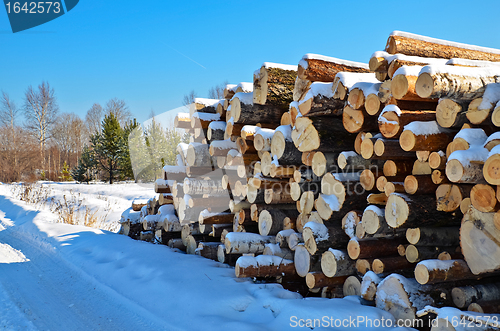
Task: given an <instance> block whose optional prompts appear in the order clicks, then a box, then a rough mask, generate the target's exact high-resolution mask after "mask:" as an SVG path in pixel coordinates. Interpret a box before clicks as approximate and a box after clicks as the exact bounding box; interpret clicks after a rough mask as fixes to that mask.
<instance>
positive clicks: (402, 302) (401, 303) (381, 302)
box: [375, 274, 435, 323]
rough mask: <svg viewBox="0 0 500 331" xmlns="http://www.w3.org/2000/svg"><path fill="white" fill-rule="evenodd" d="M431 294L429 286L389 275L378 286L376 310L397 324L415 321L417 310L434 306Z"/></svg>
mask: <svg viewBox="0 0 500 331" xmlns="http://www.w3.org/2000/svg"><path fill="white" fill-rule="evenodd" d="M431 292H432V291H431V286H429V285H420V284H419V283H418V282H417V281H416V280H415V279H413V278H405V277H403V276H401V275H398V274H391V275H389V276H387V277H386V278H385V279H384V280H383V281H381V282H380V283H379V284H378V286H377V293H376V295H375V304H376V307H377V308H379V309H382V310H385V311H388V312H389V313H391V314H392V315H393V316H394V318H395V319H396V321H400V322H399V323H402V322H404V321H406V323H408V321H415V320H416V319H417V316H416V312H417V310H420V309H423V308H424V307H425V305H432V304H435V300H434V299H433V298H432V296H431V295H430V294H431Z"/></svg>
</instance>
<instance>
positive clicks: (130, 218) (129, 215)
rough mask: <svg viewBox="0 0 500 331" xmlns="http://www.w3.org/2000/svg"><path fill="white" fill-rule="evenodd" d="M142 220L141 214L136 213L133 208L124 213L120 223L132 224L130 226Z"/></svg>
mask: <svg viewBox="0 0 500 331" xmlns="http://www.w3.org/2000/svg"><path fill="white" fill-rule="evenodd" d="M140 218H141V212H140V211H134V210H133V209H132V207H130V208H128V209H126V210H124V211H123V213H122V214H121V216H120V220H119V222H120V223H125V222H130V224H135V223H138V222H139V219H140Z"/></svg>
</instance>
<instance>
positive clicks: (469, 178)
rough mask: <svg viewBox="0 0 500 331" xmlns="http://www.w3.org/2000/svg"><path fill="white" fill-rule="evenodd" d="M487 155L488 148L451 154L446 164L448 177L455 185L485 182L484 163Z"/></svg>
mask: <svg viewBox="0 0 500 331" xmlns="http://www.w3.org/2000/svg"><path fill="white" fill-rule="evenodd" d="M487 155H488V150H487V149H486V148H477V149H476V148H474V149H471V150H465V151H455V152H453V153H451V155H450V157H449V158H448V162H447V163H446V177H448V179H449V180H450V181H451V182H453V183H469V184H477V183H482V182H484V177H483V173H484V172H483V163H484V162H485V161H486V160H487ZM486 172H487V170H486Z"/></svg>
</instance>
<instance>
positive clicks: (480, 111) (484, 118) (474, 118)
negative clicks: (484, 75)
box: [466, 84, 498, 124]
mask: <svg viewBox="0 0 500 331" xmlns="http://www.w3.org/2000/svg"><path fill="white" fill-rule="evenodd" d="M493 85H497V84H488V85H487V86H493ZM487 89H488V88H486V90H485V92H486V91H487ZM497 101H498V100H497ZM495 104H496V102H495ZM495 104H492V103H489V102H483V98H482V97H478V98H475V99H474V100H472V101H471V102H470V103H469V107H468V109H467V113H466V116H467V119H468V120H469V122H470V123H472V124H482V123H488V122H490V121H491V119H490V118H492V116H491V115H490V114H491V112H492V111H493V109H494V106H495Z"/></svg>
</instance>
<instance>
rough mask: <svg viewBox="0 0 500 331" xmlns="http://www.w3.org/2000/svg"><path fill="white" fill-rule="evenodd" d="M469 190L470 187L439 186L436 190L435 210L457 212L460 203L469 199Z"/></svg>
mask: <svg viewBox="0 0 500 331" xmlns="http://www.w3.org/2000/svg"><path fill="white" fill-rule="evenodd" d="M471 188H472V187H471V186H470V185H452V184H441V185H439V187H438V188H437V189H436V203H437V205H436V208H437V210H440V211H445V212H453V211H455V210H458V209H459V208H460V205H461V203H462V201H463V200H464V199H466V198H469V195H470V191H471Z"/></svg>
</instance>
